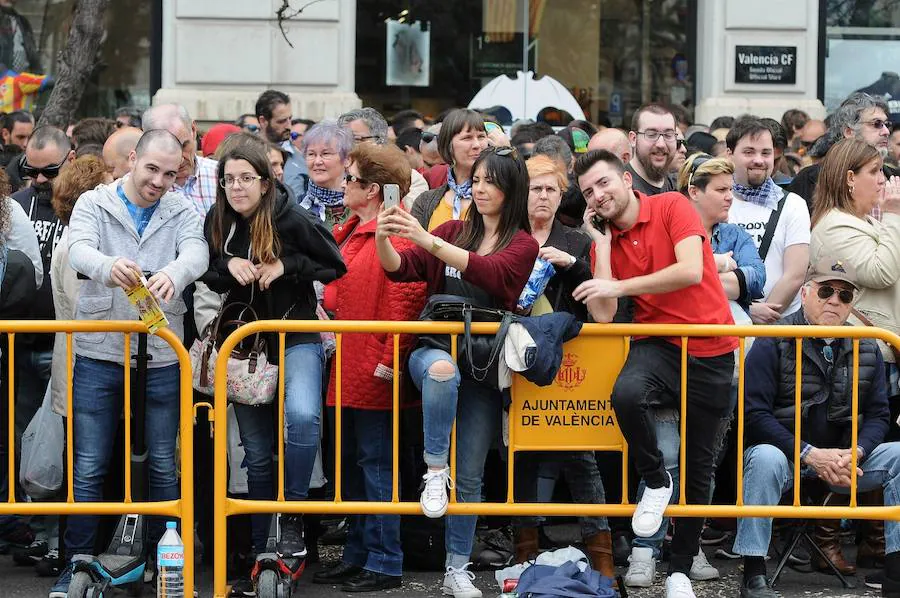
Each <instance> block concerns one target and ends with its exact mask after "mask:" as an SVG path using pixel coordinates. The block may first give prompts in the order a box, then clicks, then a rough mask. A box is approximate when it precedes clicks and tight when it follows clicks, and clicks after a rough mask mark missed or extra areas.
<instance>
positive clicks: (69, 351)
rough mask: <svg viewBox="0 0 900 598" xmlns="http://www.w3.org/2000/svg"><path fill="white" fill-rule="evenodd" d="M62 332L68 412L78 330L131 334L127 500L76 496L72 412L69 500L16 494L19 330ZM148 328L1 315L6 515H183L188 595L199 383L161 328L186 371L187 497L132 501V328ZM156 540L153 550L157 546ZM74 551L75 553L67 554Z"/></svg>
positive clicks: (183, 352) (0, 506) (182, 431)
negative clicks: (18, 497)
mask: <svg viewBox="0 0 900 598" xmlns="http://www.w3.org/2000/svg"><path fill="white" fill-rule="evenodd" d="M57 332H62V333H65V338H66V371H67V372H68V380H67V384H66V386H67V388H68V397H67V401H66V404H67V413H69V414H71V413H72V412H73V410H72V365H73V362H74V352H73V344H72V340H73V339H72V334H73V333H77V332H112V333H122V334H125V349H124V351H123V358H124V360H125V361H124V363H125V364H126V365H124V366H123V369H124V389H125V397H124V409H123V411H124V426H125V428H124V432H125V500H124V501H123V502H115V503H113V502H75V492H74V488H73V476H72V471H73V463H74V451H73V449H72V440H73V436H72V418H71V417H67V418H66V457H67V462H66V482H67V487H66V500H65V502H18V501H17V500H16V480H17V479H18V478H17V474H16V455H15V451H14V450H12V447H14V446H15V335H16V334H22V333H33V334H52V333H57ZM142 332H143V333H146V332H147V327H146V326H144V325H143V324H142V323H141V322H138V321H107V322H101V321H90V320H83V321H63V320H57V321H13V320H3V321H0V333H7V334H8V340H9V342H8V344H7V346H6V347H4V350H5V351H6V353H7V356H8V359H9V369H8V371H7V372H6V374H7V376H8V387H9V398H8V413H9V419H8V422H9V430H8V446H9V447H10V450H9V455H8V457H9V463H8V472H9V496H8V497H7V502H0V515H125V514H130V513H134V514H138V515H158V516H164V517H170V518H172V519H178V518H180V519H181V529H182V530H183V531H182V540H183V541H184V590H185V595H186V596H192V595H193V591H194V531H193V530H194V458H193V455H194V436H193V405H192V401H193V389H192V387H191V359H190V356H189V355H188V352H187V349H185V348H184V345H182V344H181V341H180V340H179V338H178V337H177V336H175V334H173V333H172V332H171V331H170V330H168V329H167V328H163V329H161V330H159V331H157V333H156V336H157V337H159V338H162V339H163V340H165V341H166V342H167V343H168V344H169V346H171V347H172V349H173V350H174V351H175V354H176V355H177V356H178V364H179V366H180V368H181V371H180V378H181V380H180V386H179V389H180V390H179V394H180V396H181V401H180V409H181V413H180V421H179V422H178V423H177V424H176V422H172V425H178V426H179V435H180V441H181V464H180V465H181V498H179V499H176V500H167V501H158V502H132V496H131V442H130V440H131V389H130V384H129V381H130V379H131V368H130V364H131V342H130V341H131V336H130V334H127V333H142ZM223 430H224V428H223ZM155 549H156V547H155V546H150V547H148V550H150V551H153V550H155ZM67 556H69V557H71V556H73V555H67Z"/></svg>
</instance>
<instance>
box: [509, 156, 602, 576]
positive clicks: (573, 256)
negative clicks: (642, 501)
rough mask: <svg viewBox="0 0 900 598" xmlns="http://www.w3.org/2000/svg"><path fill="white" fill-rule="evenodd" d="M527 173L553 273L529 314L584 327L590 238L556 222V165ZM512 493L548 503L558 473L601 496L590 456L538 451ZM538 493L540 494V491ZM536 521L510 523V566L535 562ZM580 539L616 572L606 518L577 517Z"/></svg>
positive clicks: (580, 490)
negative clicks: (578, 295) (575, 294)
mask: <svg viewBox="0 0 900 598" xmlns="http://www.w3.org/2000/svg"><path fill="white" fill-rule="evenodd" d="M526 166H527V168H528V177H529V181H530V182H529V187H528V221H529V223H530V224H531V236H532V237H534V240H535V241H537V242H538V244H539V245H540V246H541V249H540V252H539V254H538V255H539V256H540V257H541V258H543V259H545V260H547V261H548V262H550V263H551V264H553V267H554V268H555V270H556V273H555V274H554V275H553V278H551V279H550V282H549V283H547V288H546V289H545V290H544V294H543V298H539V299H538V302H537V303H535V307H534V309H533V310H532V313H533V314H536V313H538V312H539V311H540V312H541V313H544V312H547V311H551V310H552V311H566V312H569V313H572V314H574V315H575V316H576V317H577V318H579V319H580V320H582V321H584V322H587V321H588V314H587V308H586V307H585V306H584V304H583V303H581V302H578V301H575V300H574V299H573V298H572V291H574V290H575V288H576V287H577V286H578V285H579V284H581V283H582V282H584V281H586V280H590V279H591V278H593V271H592V269H591V245H592V244H593V242H592V241H591V239H590V237H588V236H587V235H585V234H584V233H582V232H581V231H579V230H576V229H573V228H570V227H568V226H565V225H563V224H561V223H560V222H559V221H558V220H556V210H557V209H558V208H559V204H560V201H561V199H562V194H563V192H565V190H566V187H567V186H568V183H569V179H568V176H567V175H566V171H565V170H564V169H563V168H562V166H561V165H560V164H559V163H558V162H555V161H554V160H552V159H550V158H548V157H547V156H542V155H537V156H534V157H532V158H529V159H528V161H527V162H526ZM517 459H518V460H517V469H516V470H517V471H519V472H521V473H520V474H518V475H517V476H516V486H517V488H516V494H517V495H518V496H519V500H521V501H531V502H553V496H552V494H553V486H554V485H555V482H556V480H557V479H558V478H559V477H560V474H563V475H564V477H565V480H566V483H567V484H568V487H569V493H570V494H571V495H572V499H573V500H574V501H575V502H578V503H584V504H603V503H605V502H606V495H605V492H604V490H603V481H602V480H601V479H600V471H599V470H598V469H597V462H596V460H595V458H594V453H593V452H590V451H576V452H565V453H557V452H544V453H522V454H520V455H519V456H518V458H517ZM542 489H543V492H542ZM540 521H541V519H540V518H536V517H520V518H516V519H514V520H513V530H514V532H515V550H516V562H517V563H522V562H526V561H529V560H531V559H533V558H535V557H536V556H537V555H538V553H539V550H538V548H539V547H538V544H539V542H538V526H539V524H540ZM579 521H580V523H581V536H582V538H583V539H584V545H585V549H586V552H587V553H588V556H589V557H590V559H591V566H592V567H593V568H594V569H595V570H597V571H599V572H601V573H602V574H603V575H606V576H607V577H610V578H613V579H614V578H615V576H616V570H615V566H614V564H613V557H612V538H611V536H610V532H609V523H608V522H607V519H606V517H581V518H579Z"/></svg>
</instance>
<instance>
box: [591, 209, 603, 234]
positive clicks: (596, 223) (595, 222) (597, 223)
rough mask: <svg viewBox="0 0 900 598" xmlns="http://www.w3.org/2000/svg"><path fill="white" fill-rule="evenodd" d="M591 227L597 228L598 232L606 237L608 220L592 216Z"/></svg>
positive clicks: (595, 215)
mask: <svg viewBox="0 0 900 598" xmlns="http://www.w3.org/2000/svg"><path fill="white" fill-rule="evenodd" d="M591 226H593V227H594V228H596V229H597V230H598V231H600V232H601V233H603V234H604V235H605V234H606V219H605V218H601V217H600V216H598V215H597V214H594V215H593V216H591Z"/></svg>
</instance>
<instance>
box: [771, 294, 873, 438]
mask: <svg viewBox="0 0 900 598" xmlns="http://www.w3.org/2000/svg"><path fill="white" fill-rule="evenodd" d="M778 324H779V325H807V322H806V318H805V316H804V315H803V310H802V309H800V310H798V311H796V312H795V313H793V314H791V315H789V316H787V317H785V318H783V319H782V320H780V321H779V322H778ZM848 325H849V324H848ZM824 345H825V341H824V340H822V339H811V338H805V339H803V348H802V361H801V374H800V376H801V377H800V380H801V384H800V396H801V399H800V405H801V406H800V418H801V419H800V426H801V436H802V437H803V439H804V440H806V441H807V442H809V443H810V444H812V445H813V446H822V447H825V446H828V445H833V443H834V442H836V441H837V442H840V443H842V446H843V445H845V444H846V443H847V442H849V439H850V433H851V426H850V421H851V417H852V399H853V342H852V340H851V339H847V338H840V339H834V341H833V342H832V344H831V347H832V349H833V350H834V359H833V363H828V362H827V361H826V360H825V357H824V355H823V352H822V349H823V347H824ZM777 347H778V355H779V365H778V367H779V372H778V376H777V380H778V395H777V396H776V398H775V404H774V415H775V418H776V419H777V420H778V421H779V422H780V423H781V424H782V425H784V426H785V427H786V428H787V429H789V430H791V431H793V430H794V413H795V409H794V401H795V393H796V380H797V367H796V340H795V339H793V338H781V339H778V341H777ZM877 352H878V346H877V345H876V343H875V341H874V340H872V339H861V340H860V342H859V394H858V396H859V397H865V396H867V395H868V393H869V391H870V389H871V386H872V380H874V379H875V374H876V372H875V364H876V354H877ZM822 404H824V405H825V413H826V421H827V422H828V424H829V426H828V427H829V429H831V430H835V431H837V430H840V433H838V434H836V435H835V436H834V437H832V438H813V437H810V436H809V433H810V432H812V433H813V434H814V433H815V432H814V430H811V429H810V427H809V425H808V424H809V411H810V408H812V407H813V406H814V405H822ZM862 420H863V418H862V414H860V415H859V422H858V423H859V427H860V428H862V423H863V421H862ZM817 442H819V443H822V444H817Z"/></svg>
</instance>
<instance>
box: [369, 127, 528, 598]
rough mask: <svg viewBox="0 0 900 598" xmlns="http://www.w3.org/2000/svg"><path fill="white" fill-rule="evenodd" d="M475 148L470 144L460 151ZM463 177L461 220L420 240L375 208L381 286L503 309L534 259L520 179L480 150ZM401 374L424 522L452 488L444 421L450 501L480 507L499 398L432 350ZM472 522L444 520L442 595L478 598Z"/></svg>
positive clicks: (515, 161)
mask: <svg viewBox="0 0 900 598" xmlns="http://www.w3.org/2000/svg"><path fill="white" fill-rule="evenodd" d="M473 122H474V121H473ZM476 125H477V122H476ZM447 126H448V124H447V121H444V127H447ZM457 127H458V125H457V126H454V127H450V128H448V129H447V130H448V132H449V131H451V130H453V128H457ZM469 129H472V127H469ZM460 130H462V129H461V128H460ZM475 131H476V132H477V128H476V129H475ZM443 133H444V129H441V134H442V135H443ZM450 139H452V137H451V138H450ZM448 141H449V140H448ZM480 143H481V142H480V140H477V139H472V140H469V141H467V142H465V146H466V147H467V148H469V147H471V146H472V145H480ZM471 172H472V205H473V208H472V209H470V210H469V211H468V214H467V215H466V218H465V220H451V221H449V222H446V223H444V224H442V225H441V226H438V227H437V228H435V229H434V230H433V231H432V232H428V230H427V229H426V227H425V226H423V225H422V223H421V221H420V220H418V219H417V218H415V217H413V216H412V215H410V214H408V213H406V212H404V211H403V210H402V209H400V208H397V207H394V208H389V209H387V210H384V211H383V212H381V213H380V214H379V216H378V226H377V228H376V231H375V242H376V247H377V249H378V257H379V259H380V261H381V265H382V267H383V268H384V270H385V271H386V272H387V276H388V278H390V279H391V280H395V281H406V282H411V281H424V282H425V283H426V294H427V295H429V296H430V295H434V294H438V293H446V294H452V295H458V296H463V297H466V298H468V299H469V300H471V301H473V302H475V303H477V304H479V305H483V306H489V307H499V308H503V309H507V310H512V309H514V308H515V305H516V300H517V299H518V298H519V295H520V294H521V292H522V288H523V287H524V286H525V283H526V282H527V281H528V276H529V275H530V273H531V270H532V268H533V266H534V260H535V259H536V258H537V254H538V244H537V242H536V241H535V240H534V238H532V236H531V234H530V225H529V223H528V173H527V171H526V169H525V164H524V163H523V162H522V160H521V159H519V157H518V155H517V154H516V152H515V150H513V149H512V148H509V147H501V148H497V149H488V150H485V151H484V152H482V153H481V155H480V156H479V157H478V158H477V159H476V160H475V161H474V163H473V165H472V167H471ZM391 237H400V238H401V239H408V240H409V241H412V243H413V244H415V247H413V248H411V249H407V250H405V251H403V252H398V251H397V250H396V249H395V248H394V246H393V245H392V244H391ZM409 371H410V377H411V378H412V381H413V383H414V384H415V385H416V387H417V388H419V390H421V392H422V414H423V420H424V432H425V464H426V465H427V466H428V471H427V473H426V474H425V476H424V477H425V489H424V490H423V492H422V495H421V498H420V504H421V506H422V511H423V512H424V513H425V515H427V516H428V517H432V518H438V517H442V516H443V515H444V514H445V513H446V511H447V502H448V498H447V488H448V487H451V488H452V487H454V480H452V479H451V478H450V471H449V469H448V466H447V464H448V463H449V459H450V431H451V429H452V427H453V422H454V420H456V423H457V442H456V480H455V488H456V497H457V500H458V501H460V502H480V501H481V489H482V476H483V475H484V462H485V458H486V457H487V453H488V450H489V449H490V447H491V445H492V443H493V442H494V441H495V440H497V439H498V435H499V434H500V428H501V425H500V415H501V409H502V395H501V393H500V391H498V390H495V389H494V388H492V387H490V386H488V385H486V384H484V383H480V382H476V381H475V380H474V379H471V378H469V377H468V376H466V375H463V374H461V372H460V371H459V370H458V369H457V366H456V364H455V363H454V361H453V359H452V357H451V356H450V354H449V353H447V352H445V351H443V350H441V349H436V348H431V347H427V346H424V345H420V346H419V347H418V348H417V349H416V350H415V351H413V353H412V355H411V356H410V359H409ZM476 519H477V518H476V517H475V516H451V517H448V518H447V532H446V542H445V546H446V550H447V558H446V567H447V572H446V575H445V576H444V583H443V588H442V590H443V593H444V594H447V595H451V596H454V597H455V598H480V596H481V591H480V590H478V589H477V588H475V586H474V585H473V584H472V579H474V575H473V574H472V573H470V572H469V571H468V570H467V566H468V564H469V556H470V555H471V552H472V544H473V540H474V537H475V522H476Z"/></svg>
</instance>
